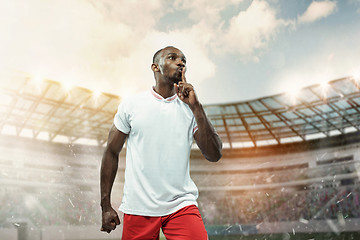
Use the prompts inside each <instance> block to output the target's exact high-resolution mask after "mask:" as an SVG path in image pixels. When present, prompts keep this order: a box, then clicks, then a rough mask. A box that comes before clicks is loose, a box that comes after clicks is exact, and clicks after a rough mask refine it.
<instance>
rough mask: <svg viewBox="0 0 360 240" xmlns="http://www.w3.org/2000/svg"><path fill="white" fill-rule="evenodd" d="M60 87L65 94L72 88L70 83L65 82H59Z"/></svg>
mask: <svg viewBox="0 0 360 240" xmlns="http://www.w3.org/2000/svg"><path fill="white" fill-rule="evenodd" d="M61 85H62V87H63V88H64V90H65V91H66V92H70V90H71V89H72V88H73V87H74V85H73V84H72V82H71V81H69V80H65V81H62V82H61Z"/></svg>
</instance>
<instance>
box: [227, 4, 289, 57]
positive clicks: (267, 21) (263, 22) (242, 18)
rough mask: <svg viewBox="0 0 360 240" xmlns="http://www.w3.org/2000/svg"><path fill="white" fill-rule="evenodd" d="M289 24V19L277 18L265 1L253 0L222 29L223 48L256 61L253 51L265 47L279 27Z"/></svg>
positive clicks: (274, 11) (273, 10)
mask: <svg viewBox="0 0 360 240" xmlns="http://www.w3.org/2000/svg"><path fill="white" fill-rule="evenodd" d="M290 24H291V22H290V21H285V20H283V19H279V18H277V16H276V10H275V9H274V8H272V7H271V6H270V5H269V4H268V3H267V2H266V1H261V0H255V1H253V2H252V3H251V5H250V6H249V8H248V9H247V10H246V11H240V12H239V13H238V15H236V16H234V17H233V18H232V19H231V20H230V25H229V28H228V29H226V30H225V31H224V37H223V42H222V46H223V49H224V50H225V51H226V52H237V53H239V54H241V55H242V56H247V57H251V56H253V57H252V59H253V60H255V61H256V60H257V57H256V56H254V51H255V50H256V49H261V48H265V47H266V46H267V44H268V43H269V41H270V40H271V39H273V38H275V36H276V34H277V32H278V30H279V29H280V28H281V27H284V26H288V25H290Z"/></svg>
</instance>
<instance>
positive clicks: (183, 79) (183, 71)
mask: <svg viewBox="0 0 360 240" xmlns="http://www.w3.org/2000/svg"><path fill="white" fill-rule="evenodd" d="M181 81H182V82H185V83H186V78H185V67H184V68H183V69H182V70H181Z"/></svg>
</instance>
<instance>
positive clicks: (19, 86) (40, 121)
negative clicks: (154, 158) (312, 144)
mask: <svg viewBox="0 0 360 240" xmlns="http://www.w3.org/2000/svg"><path fill="white" fill-rule="evenodd" d="M0 89H1V92H0V114H1V115H2V118H1V120H0V131H1V134H11V135H17V136H26V137H32V138H34V139H44V140H49V141H68V142H72V143H86V142H87V143H89V141H90V142H91V141H92V143H96V144H99V145H103V144H104V143H105V142H106V138H107V134H108V131H109V128H110V126H111V124H112V119H113V116H114V114H115V112H116V109H117V106H118V104H119V103H120V100H121V98H120V97H119V96H116V95H112V94H107V93H97V92H94V91H91V90H89V89H85V88H81V87H72V88H69V89H66V87H65V86H63V85H62V84H61V83H59V82H56V81H51V80H42V79H40V80H37V79H36V78H34V77H32V76H30V75H29V74H26V73H22V72H11V73H9V72H7V73H6V74H2V76H1V88H0ZM359 105H360V91H359V82H358V81H357V80H355V79H354V78H353V77H346V78H342V79H337V80H333V81H330V82H328V83H325V84H317V85H312V86H309V87H306V88H303V89H301V90H299V91H298V92H297V93H292V94H290V93H283V94H278V95H274V96H269V97H263V98H259V99H255V100H250V101H243V102H237V103H228V104H213V105H206V106H204V109H205V111H206V113H207V114H208V116H209V118H210V120H211V122H212V123H213V125H214V127H215V128H216V130H217V132H218V133H219V135H220V136H221V139H222V140H223V143H224V147H228V148H239V147H254V146H262V145H271V144H282V143H288V142H296V141H307V140H311V139H317V138H322V137H329V136H333V135H340V134H346V133H348V132H354V131H359V121H360V114H359V112H360V109H359Z"/></svg>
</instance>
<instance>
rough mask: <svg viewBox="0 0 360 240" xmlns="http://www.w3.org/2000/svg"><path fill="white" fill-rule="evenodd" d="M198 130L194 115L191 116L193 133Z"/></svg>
mask: <svg viewBox="0 0 360 240" xmlns="http://www.w3.org/2000/svg"><path fill="white" fill-rule="evenodd" d="M197 130H198V125H197V123H196V121H195V117H193V120H192V132H193V135H194V134H195V132H196V131H197Z"/></svg>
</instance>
